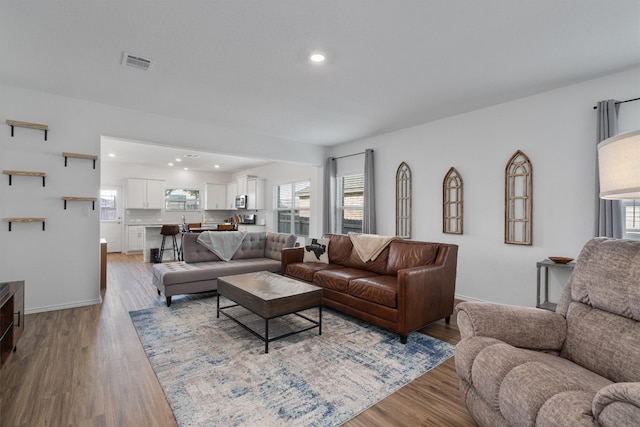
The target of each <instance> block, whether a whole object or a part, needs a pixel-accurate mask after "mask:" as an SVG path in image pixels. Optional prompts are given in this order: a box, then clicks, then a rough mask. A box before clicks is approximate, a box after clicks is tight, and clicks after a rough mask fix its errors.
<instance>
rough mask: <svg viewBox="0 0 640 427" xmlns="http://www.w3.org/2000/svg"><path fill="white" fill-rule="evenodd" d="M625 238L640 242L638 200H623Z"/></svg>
mask: <svg viewBox="0 0 640 427" xmlns="http://www.w3.org/2000/svg"><path fill="white" fill-rule="evenodd" d="M620 203H621V207H622V215H623V221H624V222H623V224H624V230H623V233H624V234H623V236H622V237H623V238H625V239H634V240H640V203H638V201H637V200H621V201H620Z"/></svg>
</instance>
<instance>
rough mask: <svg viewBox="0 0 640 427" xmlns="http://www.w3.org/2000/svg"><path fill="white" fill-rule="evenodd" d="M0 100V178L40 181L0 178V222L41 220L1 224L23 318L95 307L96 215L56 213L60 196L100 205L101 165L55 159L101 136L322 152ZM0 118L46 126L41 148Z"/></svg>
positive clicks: (78, 104) (8, 274)
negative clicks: (23, 173)
mask: <svg viewBox="0 0 640 427" xmlns="http://www.w3.org/2000/svg"><path fill="white" fill-rule="evenodd" d="M0 99H2V104H1V105H0V120H1V121H2V123H3V124H2V125H1V126H0V169H2V170H5V169H8V170H27V171H42V172H46V173H47V185H46V187H44V188H43V187H42V184H41V180H39V179H36V178H25V177H16V178H15V179H14V184H13V185H12V186H11V187H9V186H8V183H7V181H8V178H7V177H6V176H5V179H6V181H5V182H4V183H2V184H1V185H0V218H6V217H46V218H47V222H46V231H44V232H43V231H41V228H40V224H14V225H13V231H12V232H8V227H7V224H6V223H5V222H2V223H0V243H1V244H2V248H3V256H2V257H0V280H2V281H9V280H25V283H26V285H25V306H26V307H25V308H26V312H27V313H32V312H36V311H44V310H54V309H61V308H68V307H75V306H81V305H87V304H93V303H97V302H99V301H100V293H99V220H98V210H95V211H91V209H90V204H89V203H87V202H70V203H69V205H68V208H67V210H64V209H63V203H62V200H61V199H60V197H61V196H87V197H99V193H100V173H101V165H100V162H98V165H97V168H96V169H95V170H93V169H92V167H91V162H89V161H87V160H77V159H71V160H70V163H69V167H67V168H65V167H64V159H63V158H62V156H61V153H62V152H63V151H67V152H75V153H84V154H99V153H100V135H110V136H114V137H124V138H131V139H135V140H140V141H149V142H151V143H157V144H164V145H173V146H175V145H184V146H185V147H190V148H193V149H201V150H213V151H216V152H219V153H222V154H231V155H239V156H245V157H259V158H265V159H272V158H273V157H277V158H278V159H280V160H283V161H296V162H303V163H309V164H316V165H317V164H321V163H322V158H323V157H324V155H323V153H324V150H323V149H322V147H316V146H306V145H305V146H304V147H303V148H302V147H301V146H300V145H298V144H295V143H293V142H291V141H284V140H280V139H276V138H271V137H265V136H261V135H258V134H254V133H252V132H251V131H238V130H232V129H227V128H224V127H221V126H216V125H212V124H205V123H198V122H189V121H186V120H182V119H174V118H170V117H164V116H158V115H154V114H148V113H144V112H141V111H135V110H128V109H124V108H118V107H113V106H108V105H103V104H97V103H91V102H86V101H82V100H78V99H71V98H66V97H61V96H56V95H50V94H46V93H42V92H36V91H31V90H26V89H20V88H16V87H10V86H3V85H0ZM6 119H10V120H19V121H27V122H35V123H43V124H47V125H49V128H50V132H49V138H48V141H47V142H44V138H43V133H42V132H41V131H35V130H31V129H21V128H18V129H16V132H15V137H14V138H11V136H10V128H9V127H8V126H6V125H4V121H5V120H6ZM3 126H4V129H1V128H2V127H3Z"/></svg>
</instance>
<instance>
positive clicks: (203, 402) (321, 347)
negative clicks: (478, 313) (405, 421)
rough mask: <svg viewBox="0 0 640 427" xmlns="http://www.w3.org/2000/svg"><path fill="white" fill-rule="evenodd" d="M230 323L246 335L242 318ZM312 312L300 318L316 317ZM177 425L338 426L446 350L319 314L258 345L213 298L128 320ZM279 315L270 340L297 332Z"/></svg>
mask: <svg viewBox="0 0 640 427" xmlns="http://www.w3.org/2000/svg"><path fill="white" fill-rule="evenodd" d="M233 310H234V313H233V314H234V316H236V317H239V318H241V320H242V321H243V322H246V323H248V324H250V325H251V326H252V327H253V328H255V329H258V330H259V329H262V330H263V329H264V321H263V320H262V319H260V318H258V317H257V316H255V315H253V314H252V313H250V312H248V311H247V310H245V309H243V308H241V307H238V308H234V309H233ZM317 312H318V311H317V309H312V310H308V311H306V312H305V313H304V314H305V315H307V316H308V317H312V318H317ZM130 315H131V319H132V321H133V325H134V326H135V328H136V330H137V332H138V336H139V337H140V341H141V342H142V346H143V348H144V350H145V352H146V354H147V357H148V358H149V362H150V363H151V366H152V367H153V370H154V371H155V373H156V376H157V377H158V380H159V382H160V384H161V386H162V388H163V390H164V393H165V395H166V397H167V400H168V402H169V405H170V406H171V408H172V410H173V413H174V416H175V418H176V421H177V422H178V424H179V425H180V426H181V427H186V426H249V425H260V426H282V425H293V426H307V425H313V426H337V425H340V424H342V423H344V422H346V421H347V420H349V419H351V418H353V417H354V416H356V415H358V414H359V413H360V412H362V411H364V410H365V409H367V408H369V407H371V406H372V405H374V404H375V403H377V402H379V401H380V400H382V399H384V398H385V397H387V396H389V395H390V394H392V393H394V392H395V391H397V390H398V389H400V388H401V387H403V386H404V385H406V384H408V383H409V382H411V381H412V380H414V379H416V378H417V377H419V376H421V375H422V374H424V373H425V372H427V371H429V370H430V369H432V368H434V367H435V366H437V365H438V364H440V363H442V362H444V361H445V360H447V359H449V358H450V357H451V356H453V353H454V347H453V346H452V345H450V344H447V343H444V342H442V341H439V340H437V339H434V338H431V337H429V336H426V335H423V334H420V333H413V334H410V335H409V339H408V342H407V344H406V345H403V344H401V343H400V340H399V337H398V335H396V334H393V333H390V332H388V331H385V330H382V329H380V328H377V327H375V326H371V325H369V324H366V323H364V322H360V321H358V320H356V319H353V318H351V317H349V316H345V315H343V314H340V313H338V312H335V311H332V310H328V309H325V310H324V312H323V316H322V335H318V330H317V329H312V330H309V331H306V332H303V333H301V334H297V335H292V336H290V337H287V338H284V339H281V340H278V341H274V342H271V343H270V344H269V353H268V354H265V353H264V343H263V342H262V341H260V340H259V339H258V338H256V337H255V336H253V335H252V334H250V333H249V332H248V331H245V330H244V329H243V328H241V327H240V326H239V325H237V324H236V323H234V322H233V321H232V320H230V319H228V318H226V317H225V316H222V315H221V316H220V318H219V319H218V318H216V304H215V298H212V299H203V300H194V301H185V302H183V303H177V304H174V305H172V306H171V307H159V308H153V309H147V310H140V311H134V312H131V313H130ZM305 322H306V321H305V320H303V319H300V318H299V317H297V316H293V315H291V316H286V317H284V318H280V319H277V320H274V321H272V322H271V323H270V325H269V334H270V336H276V335H279V334H281V333H284V332H287V331H289V330H291V328H299V327H300V326H303V325H306V323H305Z"/></svg>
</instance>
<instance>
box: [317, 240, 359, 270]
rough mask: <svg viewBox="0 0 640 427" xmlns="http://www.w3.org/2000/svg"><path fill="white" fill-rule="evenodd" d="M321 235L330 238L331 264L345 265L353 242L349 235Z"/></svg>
mask: <svg viewBox="0 0 640 427" xmlns="http://www.w3.org/2000/svg"><path fill="white" fill-rule="evenodd" d="M323 237H325V238H328V239H329V240H330V243H329V262H330V263H332V264H340V265H346V264H347V261H348V260H349V258H350V257H351V252H352V251H353V244H352V243H351V239H350V238H349V236H343V235H341V234H325V235H324V236H323Z"/></svg>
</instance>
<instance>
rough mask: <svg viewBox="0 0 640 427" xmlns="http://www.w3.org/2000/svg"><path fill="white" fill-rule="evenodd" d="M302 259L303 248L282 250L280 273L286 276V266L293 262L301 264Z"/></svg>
mask: <svg viewBox="0 0 640 427" xmlns="http://www.w3.org/2000/svg"><path fill="white" fill-rule="evenodd" d="M303 259H304V248H303V247H297V248H284V249H282V260H281V262H282V270H281V273H282V274H283V275H284V274H287V266H288V265H289V264H293V263H295V262H302V260H303Z"/></svg>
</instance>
